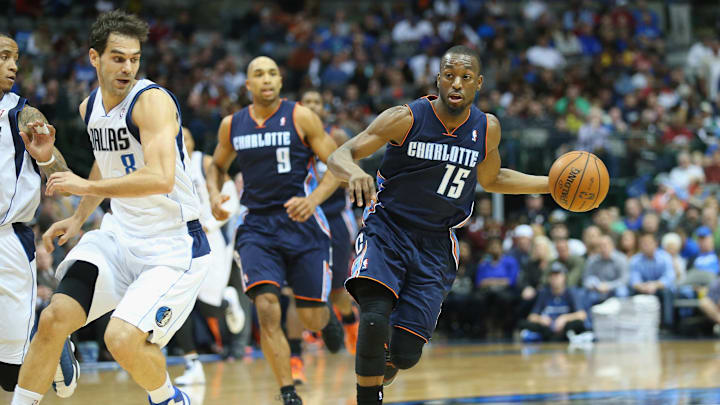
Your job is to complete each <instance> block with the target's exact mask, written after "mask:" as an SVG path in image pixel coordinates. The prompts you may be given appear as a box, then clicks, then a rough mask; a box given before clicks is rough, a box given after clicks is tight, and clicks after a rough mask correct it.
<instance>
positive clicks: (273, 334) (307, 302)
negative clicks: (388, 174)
mask: <svg viewBox="0 0 720 405" xmlns="http://www.w3.org/2000/svg"><path fill="white" fill-rule="evenodd" d="M246 87H247V89H248V91H249V92H250V93H251V94H252V99H253V103H252V104H251V105H249V106H248V107H246V108H244V109H242V110H241V111H239V112H237V113H235V114H233V115H230V116H227V117H225V118H224V119H223V120H222V122H221V124H220V128H219V129H218V145H217V147H216V149H215V153H214V155H213V165H211V166H210V170H209V171H208V173H207V183H208V189H209V191H210V201H211V202H212V205H213V207H212V209H213V215H215V217H216V218H218V219H225V218H226V217H227V215H228V214H227V212H225V211H224V210H223V209H222V207H221V204H222V202H223V198H222V197H221V195H220V187H221V186H222V180H221V179H222V178H223V176H224V175H225V173H227V170H228V168H229V167H230V164H231V163H232V162H233V160H235V158H236V157H237V160H236V162H237V164H238V166H239V169H240V172H241V173H242V175H243V180H244V183H245V188H244V191H243V194H242V198H241V203H242V205H244V206H246V207H247V208H248V210H249V211H248V214H247V216H246V217H245V219H244V222H243V224H242V225H240V227H239V228H238V232H237V241H236V245H235V247H236V251H237V253H238V255H239V256H240V261H241V264H242V269H241V270H242V277H243V282H244V288H245V293H246V294H247V295H248V296H249V297H250V298H251V299H252V300H253V301H254V303H255V307H256V309H257V312H258V318H259V321H260V340H261V344H262V350H263V353H264V355H265V358H266V359H267V360H268V362H269V363H270V366H271V368H272V370H273V373H274V374H275V379H276V381H277V383H278V384H279V385H280V393H281V397H282V400H283V402H284V403H285V404H293V405H295V404H302V400H301V399H300V397H299V396H298V395H297V393H296V392H295V386H294V384H293V379H292V373H291V369H290V348H289V346H288V341H287V339H286V338H285V333H284V332H283V330H282V327H281V322H280V321H281V317H282V316H281V315H282V314H281V306H280V291H281V288H282V287H284V286H285V283H287V285H288V286H289V287H290V288H292V290H293V294H294V295H295V297H294V298H295V302H296V305H297V312H298V316H299V317H300V320H301V321H302V323H303V324H304V325H305V327H306V328H307V329H310V330H313V331H320V330H322V336H323V339H324V340H325V344H326V346H327V347H328V349H329V350H330V351H332V352H334V351H337V350H339V349H340V347H341V346H342V340H343V337H342V336H343V330H342V327H341V326H340V323H339V322H338V320H337V318H336V317H335V316H333V315H332V314H331V312H330V309H329V307H328V305H327V301H328V298H329V295H330V288H331V278H332V272H331V270H330V230H329V228H328V224H327V219H326V218H325V215H324V214H323V211H322V209H321V208H320V206H319V205H320V204H321V203H322V202H324V201H325V200H326V199H327V198H328V197H329V196H330V195H331V194H332V193H333V192H334V191H335V189H336V188H337V186H338V182H337V181H336V180H335V178H334V177H333V176H332V175H329V176H325V177H324V178H323V180H322V181H321V182H320V184H319V185H318V184H317V182H318V180H317V173H316V169H315V164H314V163H315V156H318V157H319V158H320V159H321V160H323V161H325V160H326V159H327V157H328V156H329V155H330V153H332V152H333V151H334V150H335V149H336V147H337V146H336V145H335V142H334V141H333V140H332V139H331V138H330V137H329V136H327V135H326V134H325V130H324V129H323V125H322V122H321V121H320V118H319V117H318V116H317V115H316V114H315V113H313V112H312V111H310V110H309V109H308V108H307V107H303V106H302V105H300V104H299V103H295V102H291V101H287V100H284V99H281V98H280V89H281V88H282V77H281V75H280V69H279V68H278V66H277V64H276V63H275V61H273V60H272V59H270V58H268V57H266V56H260V57H257V58H255V59H253V60H252V61H251V62H250V64H249V65H248V69H247V82H246Z"/></svg>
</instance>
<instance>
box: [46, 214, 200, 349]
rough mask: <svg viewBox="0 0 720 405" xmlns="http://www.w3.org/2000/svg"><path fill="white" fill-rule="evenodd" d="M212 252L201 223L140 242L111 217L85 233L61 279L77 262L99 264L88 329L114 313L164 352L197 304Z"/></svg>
mask: <svg viewBox="0 0 720 405" xmlns="http://www.w3.org/2000/svg"><path fill="white" fill-rule="evenodd" d="M209 252H210V247H209V245H208V242H207V238H206V237H205V232H203V230H202V227H201V226H200V222H199V221H197V220H195V221H190V222H188V223H187V226H183V227H182V228H178V230H177V232H175V233H172V234H167V233H165V234H163V235H157V236H153V237H142V238H139V237H137V236H132V235H128V234H127V233H126V232H124V231H123V229H122V225H121V224H120V223H119V222H118V221H117V219H116V218H115V217H113V216H112V214H106V215H105V216H104V217H103V221H102V225H101V226H100V229H99V230H95V231H91V232H88V233H87V234H85V235H84V236H83V237H82V238H81V239H80V242H79V243H78V244H77V246H75V247H74V248H73V249H72V250H71V251H70V253H69V254H68V255H67V257H66V258H65V260H63V262H62V263H60V265H59V266H58V269H57V274H56V277H57V278H58V279H62V277H63V276H64V274H65V272H67V270H68V269H69V268H70V266H71V265H72V264H73V263H74V262H75V261H76V260H82V261H85V262H89V263H92V264H94V265H95V266H97V268H98V277H97V281H96V283H95V291H94V295H93V299H92V303H91V304H90V311H89V313H88V318H87V322H86V324H87V323H90V322H92V321H93V320H95V319H97V318H99V317H100V316H102V315H104V314H105V313H107V312H109V311H112V310H114V312H113V314H112V317H114V318H119V319H122V320H124V321H126V322H128V323H130V324H132V325H135V326H136V327H137V328H138V329H140V330H142V331H144V332H149V333H150V335H149V336H148V341H150V342H151V343H155V344H157V345H159V346H161V347H162V346H165V345H166V344H167V343H168V341H169V340H170V338H171V337H172V336H173V335H174V334H175V332H176V331H177V330H178V329H179V328H180V326H182V324H183V322H185V319H186V318H187V317H188V315H189V314H190V312H191V311H192V309H193V306H194V305H195V299H196V298H197V296H198V292H199V291H200V286H201V285H202V282H203V280H204V279H205V276H206V274H207V266H208V260H209V257H210V255H209Z"/></svg>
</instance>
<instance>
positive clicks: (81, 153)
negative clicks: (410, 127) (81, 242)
mask: <svg viewBox="0 0 720 405" xmlns="http://www.w3.org/2000/svg"><path fill="white" fill-rule="evenodd" d="M15 3H16V7H15V8H10V18H8V19H7V24H8V25H7V26H0V29H3V30H6V31H8V32H9V33H10V34H11V35H12V36H13V37H14V38H15V39H16V41H17V42H18V44H19V46H20V50H21V59H20V63H19V65H20V71H19V74H18V78H17V91H18V92H19V93H21V94H23V95H24V96H26V97H28V98H29V100H30V103H31V104H32V105H34V106H37V107H38V108H39V109H40V110H41V111H42V112H43V113H44V114H45V115H46V116H47V117H48V119H49V120H50V121H51V123H53V124H54V125H55V126H56V127H57V128H58V140H57V143H58V146H59V147H60V149H61V150H62V151H63V152H64V153H65V154H66V155H67V156H68V161H69V164H70V166H71V168H72V169H73V170H75V171H77V172H79V173H81V174H87V173H88V172H89V168H90V164H91V162H92V156H91V154H90V149H89V148H88V147H87V146H86V142H87V141H86V139H87V138H85V136H84V135H83V133H84V129H83V123H82V122H81V121H80V120H79V119H78V116H77V110H76V106H77V105H78V104H79V103H80V102H81V101H82V99H83V98H84V97H86V96H87V94H88V93H89V92H90V90H91V89H92V88H93V87H94V86H96V83H95V81H96V79H95V72H94V68H93V67H92V66H90V64H89V61H88V57H87V49H88V48H87V42H88V41H87V29H88V27H89V25H90V22H91V21H92V20H93V19H94V16H95V15H97V13H98V12H102V11H106V10H109V9H112V8H114V7H116V6H125V7H128V8H129V9H130V10H132V11H135V12H138V13H139V14H140V15H141V16H144V17H146V19H147V20H148V21H149V23H150V26H151V32H150V37H149V40H148V42H147V43H146V44H145V45H143V55H142V62H141V73H140V75H141V76H147V77H149V78H151V79H152V80H155V81H156V82H158V83H160V84H161V85H163V86H166V87H167V88H169V89H170V90H172V91H173V92H174V93H175V94H176V95H177V96H178V99H179V100H180V102H181V105H182V111H183V122H184V124H185V125H187V126H188V127H190V129H191V130H192V133H193V134H194V135H195V137H196V138H197V139H196V143H197V145H198V148H199V149H203V150H205V151H206V152H210V151H212V149H213V148H214V145H215V136H216V130H217V127H218V125H219V122H220V119H221V118H222V117H223V116H224V115H226V114H229V113H232V112H234V111H237V110H239V109H240V108H242V107H243V106H245V105H246V104H247V103H248V102H249V100H248V95H247V94H246V90H245V87H244V83H245V78H246V76H245V71H244V69H245V66H246V65H247V62H248V61H249V60H250V59H251V58H252V57H254V56H257V55H260V54H266V55H269V56H271V57H273V58H274V59H275V60H277V61H278V64H279V65H280V67H281V69H282V73H283V78H284V81H283V95H284V96H286V97H288V98H291V99H292V98H296V97H297V96H298V94H299V93H300V92H301V91H302V90H303V89H307V88H310V87H313V88H319V89H321V92H322V96H323V99H324V101H325V103H326V106H327V108H328V109H329V111H330V112H331V114H330V116H329V120H330V121H331V123H333V124H335V125H339V126H342V127H343V128H345V129H346V131H347V132H348V133H349V134H351V135H353V134H357V133H358V132H360V131H361V130H362V129H364V128H365V127H366V126H367V124H368V123H369V122H370V121H371V120H372V119H373V118H374V117H375V116H376V115H377V114H378V113H379V112H380V111H382V110H383V109H385V108H387V107H390V106H392V105H397V104H403V103H406V102H408V101H411V100H412V99H414V98H416V97H419V96H422V95H425V94H430V93H433V92H434V86H435V75H436V73H437V71H438V67H439V61H440V60H439V58H440V56H441V55H442V53H443V52H444V50H445V49H447V48H448V47H449V46H451V45H456V44H464V45H467V46H470V47H473V48H476V49H478V50H479V51H480V54H481V56H482V74H483V75H484V82H483V89H482V91H481V92H480V93H479V95H478V98H477V105H478V107H479V108H481V109H482V110H483V111H486V112H489V113H493V114H495V115H496V116H497V117H498V118H499V120H500V123H501V125H502V126H503V143H502V144H501V153H502V157H503V165H504V166H508V167H512V168H517V169H521V170H524V171H527V172H532V173H544V172H546V171H547V168H548V167H549V166H550V164H551V163H552V161H553V159H554V158H556V157H557V156H559V155H560V154H562V153H563V152H565V151H567V150H571V149H582V150H588V151H591V152H594V153H596V154H597V155H599V156H600V157H601V158H602V159H603V160H604V161H605V163H606V165H607V166H608V169H609V171H610V174H611V177H612V179H613V187H612V189H611V196H610V197H609V198H608V201H607V202H606V203H605V204H604V205H603V206H602V207H601V209H598V210H596V211H594V212H593V213H591V214H586V215H582V216H580V215H569V216H568V214H567V213H565V212H561V211H556V210H552V209H548V208H547V207H549V206H550V205H551V204H552V202H551V200H550V199H549V198H547V197H542V196H541V197H538V196H529V197H527V198H526V199H525V201H524V203H523V201H522V200H518V199H515V200H513V199H508V200H506V202H507V203H506V207H505V208H506V212H507V215H506V218H502V219H498V218H495V217H494V216H493V215H492V212H493V210H492V208H493V207H492V202H491V200H490V199H489V198H488V197H487V196H485V195H483V194H480V195H478V201H477V204H476V212H475V216H474V218H473V220H472V221H471V223H470V224H469V225H468V226H467V227H466V228H465V229H464V230H462V231H461V232H460V237H461V242H460V245H461V252H462V260H461V265H460V269H459V270H458V279H457V281H456V282H455V285H454V286H453V290H452V292H451V293H450V295H449V296H448V299H447V302H446V305H445V307H444V309H443V314H442V316H441V319H440V323H439V325H440V330H441V331H442V332H444V333H447V334H448V335H450V336H453V337H499V336H507V335H508V334H509V333H510V332H511V331H512V330H513V329H517V328H523V327H524V328H525V329H526V330H531V329H532V330H534V331H535V332H537V333H540V334H541V335H542V336H543V337H547V336H549V335H548V330H547V329H544V328H540V329H538V328H535V327H533V326H528V324H527V322H534V323H535V324H540V325H541V326H542V325H544V326H547V327H550V325H552V328H558V329H557V330H555V332H557V331H558V330H563V331H564V330H565V329H566V328H568V327H571V329H573V330H577V331H579V330H580V328H578V325H579V324H582V325H583V328H588V327H591V322H590V321H591V320H590V319H589V317H588V316H587V315H588V313H587V311H588V308H589V306H590V305H593V304H597V303H601V302H602V301H603V300H605V299H607V298H608V297H612V296H616V297H626V296H629V295H632V294H636V293H644V294H655V295H657V296H658V297H659V298H660V300H661V302H662V304H663V307H662V308H663V313H662V314H663V315H662V322H663V326H664V327H666V328H667V329H673V328H675V329H676V328H677V323H678V321H679V320H682V319H684V318H686V317H691V316H692V315H693V314H695V313H696V312H694V311H693V310H687V309H685V308H683V309H680V310H675V309H674V308H675V305H674V304H673V302H675V300H677V299H694V298H703V297H705V294H706V291H707V287H708V285H711V284H712V283H713V282H714V279H715V278H716V277H717V274H718V270H719V269H718V266H719V264H718V258H717V254H716V252H717V251H718V249H720V224H719V223H718V206H719V204H718V198H717V195H718V190H720V187H719V186H718V185H720V147H719V146H720V142H718V141H719V140H720V97H719V96H718V89H720V37H719V34H718V32H717V28H718V27H717V26H712V25H710V26H708V27H693V29H694V31H695V32H694V37H693V38H694V39H693V43H692V46H689V45H690V44H687V45H686V46H684V47H683V49H682V50H680V51H678V49H676V48H673V42H672V41H670V40H669V38H668V37H667V34H668V32H667V30H668V23H667V21H668V20H669V18H668V16H667V15H666V11H667V10H666V8H665V6H664V3H659V2H658V3H655V2H648V1H643V0H638V1H635V2H627V1H623V0H606V1H597V2H596V1H587V0H574V1H571V2H569V3H568V2H559V1H551V0H547V1H543V0H527V1H510V2H505V1H498V0H484V1H469V0H434V1H430V0H412V1H394V2H356V3H354V4H352V5H348V6H347V7H339V6H338V4H341V3H338V2H323V1H317V2H311V1H306V2H293V5H292V7H290V6H288V5H287V4H285V2H279V3H273V2H265V1H257V2H252V3H250V4H248V5H246V7H244V8H238V11H235V10H233V12H229V11H228V13H227V14H228V15H227V16H225V18H219V19H217V20H216V21H212V22H211V23H209V22H208V21H205V20H201V19H199V18H197V15H200V14H201V13H198V11H199V10H198V9H197V8H198V7H199V6H197V5H193V3H194V2H188V5H187V6H186V7H173V8H165V9H163V10H162V11H163V12H162V13H159V12H157V11H158V10H155V9H151V8H150V7H152V6H149V5H148V6H142V5H141V4H139V2H133V1H130V2H117V1H115V2H113V1H110V0H99V1H97V2H95V3H92V2H83V3H82V4H75V3H74V2H66V1H61V0H56V1H47V2H42V3H41V2H34V1H30V0H24V1H23V0H16V1H15ZM35 3H37V4H35ZM211 3H212V2H209V3H208V5H207V7H211ZM28 5H30V6H28ZM143 7H145V8H143ZM158 7H159V6H158ZM63 19H71V20H72V21H76V22H77V23H76V24H72V25H68V24H64V25H63V24H61V23H60V22H61V21H62V20H63ZM19 21H30V22H31V23H30V24H25V25H22V24H19V23H16V22H19ZM51 27H62V28H51ZM678 53H680V54H681V56H682V55H684V54H685V53H686V56H685V57H681V58H677V57H671V56H676V55H677V54H678ZM671 61H676V62H671ZM375 164H376V163H375ZM369 169H370V168H369ZM518 201H520V203H519V204H517V202H518ZM513 202H514V203H513ZM76 204H77V199H74V198H45V199H44V200H43V203H42V206H41V209H40V212H39V214H38V220H37V225H36V226H37V228H36V229H37V230H38V232H41V231H42V230H43V229H46V228H47V226H49V224H50V223H52V221H55V220H58V219H61V218H64V217H66V216H68V215H69V214H70V213H71V212H72V209H73V207H74V206H75V205H76ZM101 214H102V209H99V210H98V213H97V215H95V216H93V218H92V219H91V221H89V223H88V224H87V225H86V227H87V229H91V228H92V227H93V226H97V224H98V223H99V222H98V221H99V219H100V218H101ZM69 246H72V245H71V244H70V245H69ZM69 246H66V247H65V248H61V249H58V250H56V251H55V252H53V254H52V256H51V257H52V258H53V259H54V262H55V263H57V262H59V260H61V259H62V257H63V256H64V254H65V252H66V251H67V248H68V247H69ZM39 255H45V256H49V255H48V254H47V252H44V253H42V252H39ZM50 263H52V261H50ZM38 268H39V271H40V266H38ZM560 279H562V280H561V281H562V282H563V283H564V284H566V285H567V286H569V287H571V288H570V289H568V290H565V289H561V288H560V287H559V284H563V283H560V282H559V281H558V280H560ZM39 280H44V281H43V282H44V283H46V284H47V288H48V289H51V288H52V278H51V277H45V278H42V277H39ZM38 292H39V294H40V295H41V298H43V299H46V298H47V297H48V296H49V295H48V291H47V290H46V289H42V290H40V289H39V290H38ZM568 294H570V295H568ZM576 295H577V296H576ZM719 296H720V295H719ZM541 297H542V298H541ZM558 297H564V298H558ZM558 300H560V301H558ZM703 302H705V301H703ZM538 303H542V305H540V304H538ZM553 303H554V304H553ZM468 304H471V305H473V306H476V307H477V308H481V309H479V310H474V311H467V310H466V309H467V305H468ZM543 305H544V306H545V308H541V306H543ZM705 306H707V305H705ZM561 307H562V308H565V309H567V311H568V312H567V313H568V314H571V315H570V316H561V315H562V314H558V313H557V311H558V308H561ZM546 308H551V309H549V310H547V311H545V312H543V311H544V310H545V309H546ZM582 311H585V316H583V315H580V314H578V313H577V312H582ZM550 313H551V314H553V315H549V314H550ZM719 314H720V312H719ZM558 317H560V319H562V321H560V322H558V321H557V319H558ZM568 318H569V319H568ZM548 319H550V321H551V322H550V323H549V325H545V324H547V323H548ZM718 319H719V320H720V316H718ZM552 328H551V330H552Z"/></svg>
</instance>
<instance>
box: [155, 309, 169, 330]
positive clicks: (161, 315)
mask: <svg viewBox="0 0 720 405" xmlns="http://www.w3.org/2000/svg"><path fill="white" fill-rule="evenodd" d="M170 318H172V310H171V309H170V308H168V307H160V308H158V310H157V312H156V313H155V323H156V324H157V326H159V327H161V328H162V327H163V326H165V325H167V324H168V322H170Z"/></svg>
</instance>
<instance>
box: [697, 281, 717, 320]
mask: <svg viewBox="0 0 720 405" xmlns="http://www.w3.org/2000/svg"><path fill="white" fill-rule="evenodd" d="M700 310H701V311H702V312H703V313H704V314H705V316H707V317H708V319H709V320H710V321H711V322H712V323H713V324H714V330H720V327H719V326H718V325H720V279H717V280H715V281H713V282H712V284H710V288H708V291H707V295H705V296H704V297H703V298H700Z"/></svg>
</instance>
